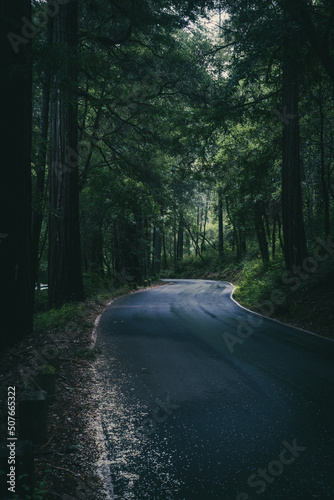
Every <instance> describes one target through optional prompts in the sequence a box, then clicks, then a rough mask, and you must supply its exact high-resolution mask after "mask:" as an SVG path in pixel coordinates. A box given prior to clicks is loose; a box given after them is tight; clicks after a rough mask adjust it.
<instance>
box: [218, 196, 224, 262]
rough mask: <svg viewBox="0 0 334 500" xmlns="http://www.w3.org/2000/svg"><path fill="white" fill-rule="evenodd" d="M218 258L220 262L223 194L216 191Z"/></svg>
mask: <svg viewBox="0 0 334 500" xmlns="http://www.w3.org/2000/svg"><path fill="white" fill-rule="evenodd" d="M218 257H219V261H220V262H221V261H222V260H223V257H224V226H223V193H222V190H221V189H220V188H219V189H218Z"/></svg>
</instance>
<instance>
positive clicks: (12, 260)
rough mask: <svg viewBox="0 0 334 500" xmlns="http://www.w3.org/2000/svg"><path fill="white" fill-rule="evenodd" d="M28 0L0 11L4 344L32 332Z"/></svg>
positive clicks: (7, 1) (8, 1)
mask: <svg viewBox="0 0 334 500" xmlns="http://www.w3.org/2000/svg"><path fill="white" fill-rule="evenodd" d="M30 17H31V6H30V1H29V0H4V1H2V2H1V7H0V23H1V28H0V33H1V54H2V56H1V63H0V64H1V75H0V81H1V92H0V95H1V97H0V99H1V130H0V137H1V141H2V148H1V151H2V161H1V171H0V172H1V173H0V176H1V178H0V189H1V191H0V275H1V279H0V290H1V307H2V315H1V316H2V327H1V329H2V331H3V336H4V340H5V344H6V343H10V344H13V343H14V342H15V340H17V339H18V338H20V337H21V336H22V335H24V334H25V333H27V332H29V331H31V330H32V314H33V286H34V285H33V281H32V276H31V262H32V255H31V173H30V159H31V116H32V115H31V40H30V38H28V37H27V36H25V35H29V34H30V31H29V28H28V26H29V22H30V21H29V20H30Z"/></svg>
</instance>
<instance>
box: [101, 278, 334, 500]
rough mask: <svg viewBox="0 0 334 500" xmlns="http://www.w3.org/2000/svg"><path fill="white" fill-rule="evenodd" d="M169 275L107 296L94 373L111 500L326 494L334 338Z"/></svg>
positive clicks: (331, 450)
mask: <svg viewBox="0 0 334 500" xmlns="http://www.w3.org/2000/svg"><path fill="white" fill-rule="evenodd" d="M231 292H232V285H230V284H229V283H225V282H217V281H204V280H171V282H169V283H166V284H165V285H164V286H160V287H156V288H152V289H148V290H145V291H142V292H140V293H134V294H132V295H128V296H126V297H122V298H119V299H118V300H115V301H114V302H113V303H112V304H111V306H110V307H109V308H108V309H107V310H106V311H105V313H104V314H103V316H102V318H101V321H100V324H99V331H98V341H97V345H98V346H99V347H101V349H102V352H103V354H102V356H101V357H100V358H99V361H98V363H97V366H96V375H97V379H98V384H97V386H98V387H100V389H99V391H98V392H99V398H100V408H101V414H102V426H103V431H104V435H105V438H106V442H107V449H108V458H109V466H110V475H111V481H112V484H113V492H112V491H110V498H115V499H121V500H126V499H134V500H142V499H152V500H160V499H161V500H162V499H166V500H183V499H184V500H251V499H263V500H267V499H270V500H275V499H280V500H283V499H284V500H299V499H300V500H308V499H315V498H319V499H321V500H325V499H333V498H334V470H333V465H334V433H333V430H334V419H333V417H334V412H333V409H334V364H333V361H334V342H332V341H329V340H326V339H323V338H320V337H318V336H315V335H311V334H308V333H306V332H302V331H300V330H296V329H293V328H290V327H288V326H285V325H282V324H280V323H277V322H274V321H271V320H270V319H264V318H262V317H259V316H257V315H255V314H252V313H250V312H248V311H246V310H245V309H243V308H241V307H240V306H238V305H237V304H236V303H235V302H234V301H233V300H232V299H231V298H230V295H231Z"/></svg>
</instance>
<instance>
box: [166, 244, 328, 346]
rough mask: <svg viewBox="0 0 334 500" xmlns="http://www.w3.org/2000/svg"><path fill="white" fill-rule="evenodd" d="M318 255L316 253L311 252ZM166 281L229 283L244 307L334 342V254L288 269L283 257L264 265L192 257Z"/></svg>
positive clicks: (255, 261)
mask: <svg viewBox="0 0 334 500" xmlns="http://www.w3.org/2000/svg"><path fill="white" fill-rule="evenodd" d="M310 255H313V254H310ZM163 277H166V278H167V277H170V278H173V277H175V278H198V279H213V280H221V281H230V282H232V283H233V284H234V285H235V287H236V288H235V292H234V297H235V299H236V300H237V301H238V302H239V303H240V304H241V305H243V306H244V307H247V308H249V309H251V310H253V311H256V312H260V313H261V314H263V315H265V316H268V317H271V318H274V319H278V320H281V321H283V322H286V323H288V324H291V325H294V326H297V327H299V328H303V329H305V330H309V331H312V332H315V333H318V334H320V335H324V336H327V337H330V338H334V332H333V326H332V325H333V324H334V314H333V311H334V308H333V305H334V290H333V281H334V256H333V255H329V256H328V258H326V259H325V260H323V261H319V262H318V261H316V259H314V258H313V257H309V258H308V259H306V261H305V265H304V266H303V267H301V268H295V269H293V270H290V271H287V270H286V268H285V264H284V259H283V256H282V255H277V257H276V258H275V259H274V260H271V261H270V262H269V263H267V264H263V262H262V261H260V260H259V259H258V258H254V255H249V256H247V257H246V258H245V259H244V260H243V261H240V262H237V261H236V260H233V257H232V256H230V257H227V259H226V260H225V261H224V262H222V263H218V262H217V259H215V258H213V259H208V258H206V261H205V262H204V263H203V261H201V259H199V258H198V257H197V258H191V259H189V258H187V259H185V260H184V261H183V262H181V263H179V266H178V269H177V270H176V271H175V270H172V269H167V270H165V271H164V276H163Z"/></svg>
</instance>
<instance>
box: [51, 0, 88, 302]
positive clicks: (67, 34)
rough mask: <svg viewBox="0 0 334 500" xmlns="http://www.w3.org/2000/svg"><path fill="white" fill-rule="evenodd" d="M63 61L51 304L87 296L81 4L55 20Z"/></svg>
mask: <svg viewBox="0 0 334 500" xmlns="http://www.w3.org/2000/svg"><path fill="white" fill-rule="evenodd" d="M53 41H54V45H55V46H56V47H57V48H58V49H59V61H58V65H57V67H56V68H55V71H54V75H53V88H52V94H51V125H50V143H51V145H50V160H51V161H50V164H51V165H50V221H49V305H50V307H59V306H61V305H62V304H64V303H65V302H67V301H71V300H80V299H82V298H83V285H82V275H81V248H80V228H79V227H80V225H79V183H78V101H77V87H78V81H77V80H78V68H77V56H78V1H77V0H72V1H71V2H70V3H66V4H64V5H59V13H58V14H57V16H56V17H55V18H54V32H53Z"/></svg>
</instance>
